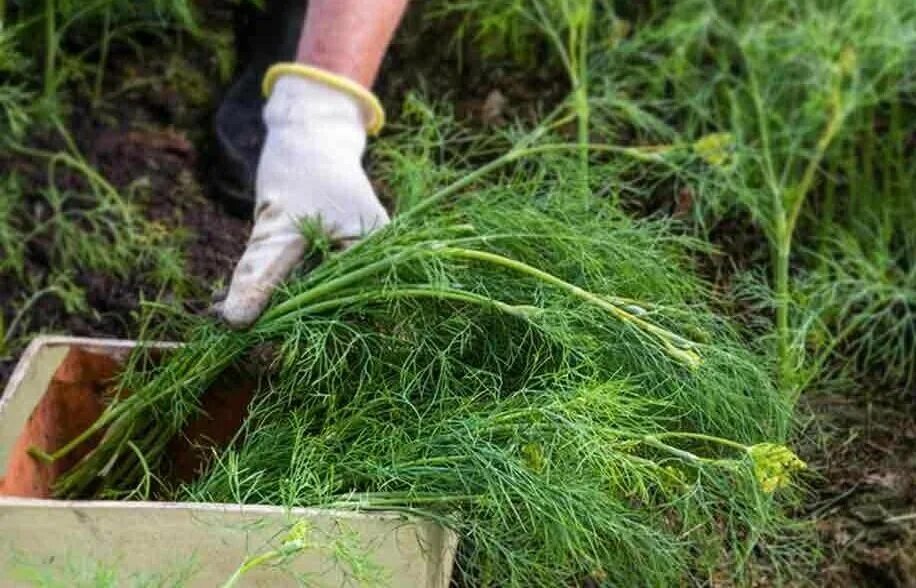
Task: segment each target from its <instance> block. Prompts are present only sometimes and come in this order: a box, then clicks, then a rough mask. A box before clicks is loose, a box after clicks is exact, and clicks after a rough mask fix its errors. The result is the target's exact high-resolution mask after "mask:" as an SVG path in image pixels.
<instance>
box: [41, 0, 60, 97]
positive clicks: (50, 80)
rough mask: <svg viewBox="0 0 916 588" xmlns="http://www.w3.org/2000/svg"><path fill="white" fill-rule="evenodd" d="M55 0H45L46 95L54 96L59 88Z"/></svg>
mask: <svg viewBox="0 0 916 588" xmlns="http://www.w3.org/2000/svg"><path fill="white" fill-rule="evenodd" d="M54 4H55V3H54V0H45V14H44V21H45V71H44V97H45V98H46V99H52V98H54V94H55V93H56V89H57V79H56V76H57V72H56V68H57V66H56V61H57V44H58V39H57V14H56V6H55V5H54Z"/></svg>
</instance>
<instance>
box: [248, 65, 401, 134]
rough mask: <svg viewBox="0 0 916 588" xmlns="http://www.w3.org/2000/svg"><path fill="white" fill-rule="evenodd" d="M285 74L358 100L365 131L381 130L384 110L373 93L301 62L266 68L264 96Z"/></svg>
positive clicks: (371, 132)
mask: <svg viewBox="0 0 916 588" xmlns="http://www.w3.org/2000/svg"><path fill="white" fill-rule="evenodd" d="M286 74H293V75H297V76H300V77H303V78H306V79H309V80H315V81H316V82H321V83H322V84H324V85H326V86H330V87H332V88H335V89H337V90H340V91H341V92H345V93H347V94H349V95H350V96H352V97H354V98H356V99H357V100H359V102H360V103H361V104H362V105H363V110H364V112H365V114H366V132H367V133H368V134H370V135H377V134H378V133H379V131H381V130H382V127H383V126H385V111H384V110H383V109H382V103H381V102H379V99H378V98H376V96H375V94H373V93H372V92H370V91H369V90H367V89H366V88H364V87H362V86H361V85H359V84H357V83H356V82H354V81H353V80H350V79H348V78H345V77H343V76H339V75H337V74H333V73H331V72H329V71H325V70H323V69H319V68H317V67H312V66H310V65H302V64H301V63H276V64H274V65H272V66H271V67H270V69H268V70H267V73H266V74H264V81H263V83H262V89H263V92H264V96H270V92H271V90H273V87H274V83H275V82H276V81H277V78H278V77H280V76H283V75H286Z"/></svg>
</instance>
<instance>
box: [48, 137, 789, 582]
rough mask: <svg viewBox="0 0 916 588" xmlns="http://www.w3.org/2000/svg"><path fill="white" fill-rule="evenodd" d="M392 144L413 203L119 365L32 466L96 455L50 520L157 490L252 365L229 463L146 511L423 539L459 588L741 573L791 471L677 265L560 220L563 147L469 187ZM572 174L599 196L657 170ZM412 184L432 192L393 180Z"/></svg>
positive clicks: (724, 337) (570, 201) (664, 244)
mask: <svg viewBox="0 0 916 588" xmlns="http://www.w3.org/2000/svg"><path fill="white" fill-rule="evenodd" d="M535 136H536V137H539V138H540V139H544V138H545V137H543V136H540V135H538V134H537V133H535ZM408 137H416V139H417V143H414V144H410V139H409V138H408ZM546 138H549V135H548V136H546ZM397 139H398V140H400V141H402V142H404V143H403V144H405V149H403V150H401V151H400V154H401V157H400V158H399V159H397V160H395V161H389V162H385V163H384V164H383V165H380V166H379V169H380V170H384V172H385V173H386V174H388V175H389V177H400V178H404V177H412V178H414V179H415V180H416V181H419V182H422V185H423V186H425V189H428V190H429V193H432V196H428V197H426V198H425V199H421V200H419V202H417V203H415V204H414V205H413V206H411V207H410V208H409V209H408V210H406V211H405V212H403V213H402V214H400V215H399V216H397V217H396V218H395V220H394V221H393V222H392V224H391V225H389V226H388V227H386V228H385V229H383V230H381V231H379V232H377V233H374V234H373V235H372V236H370V237H368V238H367V239H365V240H363V241H362V242H360V243H359V244H357V245H356V246H354V247H353V248H351V249H349V250H347V251H346V252H343V253H336V254H328V255H327V257H326V259H325V261H324V262H323V263H322V264H321V265H319V266H318V267H317V268H315V269H314V270H313V271H311V272H309V273H308V274H305V275H300V276H297V277H294V279H292V280H290V281H289V282H288V283H287V284H286V285H285V286H284V287H283V288H282V289H281V290H280V291H279V292H278V293H277V295H276V297H275V299H274V302H273V304H272V306H271V307H270V308H269V309H268V310H267V311H266V312H265V314H264V315H263V317H262V318H261V320H260V321H259V322H258V323H257V324H256V325H255V326H254V327H253V328H252V329H251V330H249V331H244V332H233V331H227V330H225V329H224V328H221V327H219V326H218V325H215V324H213V323H211V322H209V321H207V320H205V319H201V322H200V323H199V324H198V325H197V326H196V327H195V328H194V329H193V336H192V337H191V339H190V341H189V343H188V344H187V345H186V346H185V347H183V348H182V349H180V350H178V351H176V352H175V353H174V355H173V356H171V357H170V358H169V359H168V360H167V361H165V362H164V363H163V364H161V365H158V366H150V365H148V364H147V363H146V362H145V360H144V359H143V355H142V354H137V356H136V357H135V358H134V360H133V363H132V364H131V365H129V366H128V369H127V372H126V373H125V375H124V377H123V379H122V382H121V386H122V388H123V389H126V390H130V391H132V392H133V393H132V394H131V395H129V396H126V397H122V398H118V399H115V400H114V401H113V402H112V404H111V405H110V406H109V408H108V409H107V410H106V412H105V414H103V416H102V417H101V419H100V420H99V421H98V423H97V424H96V425H95V426H93V427H92V428H91V429H89V430H88V431H87V432H86V433H85V434H84V435H83V436H81V437H80V438H78V439H75V440H73V442H72V443H71V444H70V445H68V446H67V447H64V448H62V449H61V450H60V451H58V452H56V453H55V454H53V455H44V454H42V453H40V452H38V451H33V455H35V456H36V457H39V458H41V459H45V460H53V459H56V458H58V457H59V456H60V455H63V454H65V453H66V452H67V451H69V450H70V449H71V448H72V447H75V446H77V445H78V444H79V443H80V442H81V441H82V440H83V439H85V438H87V437H88V436H90V435H92V434H94V433H95V432H98V431H103V430H104V433H103V438H102V441H101V443H100V444H99V445H98V446H97V447H96V449H94V450H93V451H92V452H91V453H90V454H89V455H88V456H87V457H86V459H84V460H83V461H82V462H81V463H80V464H79V465H78V466H77V467H76V468H74V469H73V470H72V471H71V472H70V473H69V474H68V475H67V476H66V477H65V478H63V479H62V480H61V482H60V484H59V485H58V486H57V488H56V491H57V492H58V494H59V495H61V496H82V497H85V496H93V495H94V496H103V497H124V496H127V495H129V494H130V493H131V492H134V491H135V490H136V489H137V488H142V487H144V486H147V485H148V484H149V481H150V480H149V478H150V476H152V475H155V476H157V477H161V475H162V473H163V472H166V473H167V471H168V457H167V456H166V455H164V449H165V447H166V445H167V443H168V442H169V441H170V440H171V439H172V438H173V437H174V436H175V435H180V434H181V429H182V427H183V425H184V424H185V423H186V422H187V420H188V419H189V418H190V417H191V416H192V415H193V414H194V413H195V412H196V411H197V410H199V408H198V407H199V403H200V396H201V394H203V393H204V391H205V390H206V389H207V387H208V386H209V385H210V384H211V383H212V382H213V380H214V378H215V377H216V376H217V375H218V374H219V373H221V372H222V371H223V370H225V369H226V368H228V367H229V366H231V365H239V364H243V363H244V361H245V359H244V358H245V357H246V355H247V354H249V353H250V352H251V350H252V349H255V348H257V349H260V350H261V356H262V357H263V355H264V353H263V352H264V350H265V349H267V350H270V352H269V353H268V354H267V356H268V358H269V359H268V360H267V361H266V365H263V366H262V381H261V386H260V388H259V391H258V393H257V394H256V396H255V398H254V399H253V401H252V404H251V406H250V407H249V414H248V415H247V417H246V419H245V423H244V424H243V426H242V428H241V430H240V431H239V432H238V433H237V435H236V437H235V438H234V440H233V441H232V442H231V443H230V445H229V446H228V447H226V448H215V449H214V455H213V457H212V459H211V460H210V461H209V463H208V465H207V466H206V468H205V469H204V470H203V471H202V472H201V473H200V475H199V477H198V478H197V479H196V480H194V481H192V482H190V483H186V484H183V485H179V486H171V485H168V484H166V485H164V486H162V487H160V488H158V489H157V492H158V493H159V494H162V495H164V496H168V497H170V498H178V499H184V500H205V501H226V502H236V503H261V504H280V505H286V506H306V505H307V506H318V507H333V508H348V509H358V510H374V509H383V510H400V511H403V512H405V513H409V514H413V515H416V516H423V517H430V518H432V519H434V520H437V521H439V522H441V523H442V524H445V525H447V526H449V527H451V528H454V529H455V530H456V531H458V532H459V533H460V535H461V537H462V541H463V548H462V554H461V557H460V561H459V568H458V573H459V574H460V575H461V576H462V577H463V578H464V579H465V580H468V581H471V582H475V583H476V584H478V585H505V586H556V585H561V584H564V583H568V582H576V581H579V580H582V579H584V578H585V577H589V576H591V577H592V578H595V579H598V580H599V581H606V582H608V583H610V584H638V585H645V584H649V585H660V584H666V583H672V582H676V581H677V580H678V579H680V578H683V577H686V576H693V577H694V578H696V579H697V581H701V578H703V577H705V575H706V574H708V573H712V570H713V569H714V568H716V567H717V566H719V565H721V564H722V553H723V550H727V551H728V553H730V554H731V556H732V557H734V559H735V561H733V562H732V563H733V565H734V567H735V569H736V570H740V569H741V564H742V563H743V561H744V560H745V558H746V557H747V556H748V554H749V553H750V549H751V548H752V546H753V545H754V544H755V543H756V542H757V541H759V540H760V539H761V538H762V537H768V536H771V535H772V534H773V533H775V532H777V530H778V529H779V528H780V518H779V514H778V510H777V509H776V508H775V505H776V502H775V500H774V498H773V497H772V495H771V492H772V491H774V490H775V489H777V488H779V487H782V486H784V485H786V484H787V483H788V478H787V476H788V475H789V474H790V473H791V471H792V470H794V469H796V468H798V467H801V464H800V462H798V460H797V458H795V457H794V456H793V455H792V454H791V452H789V451H788V450H786V449H784V448H782V447H781V446H779V445H778V443H780V442H781V441H782V439H784V437H785V434H786V427H787V417H788V414H787V409H786V406H785V405H784V403H783V400H782V398H781V396H780V395H779V394H777V393H776V391H775V389H774V388H773V386H772V384H771V382H770V381H769V379H768V377H767V375H766V372H765V371H764V370H762V369H761V368H760V366H759V361H758V359H757V358H755V357H754V356H753V355H751V354H750V353H748V352H747V351H746V350H745V349H744V347H743V346H742V344H741V341H740V338H739V337H738V336H737V335H736V333H735V332H734V331H733V329H732V328H731V327H730V326H729V324H728V323H727V322H726V321H724V320H723V319H721V318H720V317H718V316H716V315H715V314H714V313H713V312H711V311H710V309H709V307H708V302H709V296H710V295H709V292H708V289H707V287H706V285H705V284H703V283H702V281H701V280H699V279H697V277H696V276H695V275H694V274H693V272H692V271H691V269H690V263H689V259H688V257H689V252H690V251H691V250H693V249H694V248H696V247H701V246H702V245H701V244H699V243H698V242H696V241H694V240H693V239H690V238H687V237H683V236H679V235H678V234H677V233H676V232H674V231H672V230H671V228H670V227H668V226H666V224H665V223H664V222H661V221H633V220H630V219H628V218H627V217H625V216H624V215H622V214H621V213H620V212H619V211H618V210H617V209H616V208H615V207H614V206H613V205H612V204H611V203H610V202H608V201H607V200H605V199H599V198H594V199H591V200H589V201H584V200H583V199H582V198H581V197H580V195H576V197H570V194H569V183H568V178H570V177H577V175H578V174H579V173H581V160H580V158H579V156H578V154H579V151H580V148H581V146H580V145H579V144H578V143H571V144H565V143H545V142H543V141H529V142H528V143H524V142H521V141H520V142H519V143H518V144H517V145H516V146H515V147H513V148H512V149H510V151H509V152H508V154H506V155H504V156H502V157H499V158H496V159H493V160H491V161H490V163H487V164H485V165H483V166H481V167H478V168H476V169H471V170H468V169H467V168H466V167H465V165H466V164H464V163H462V161H465V159H464V158H457V159H445V160H443V159H441V158H439V157H430V155H429V145H428V144H427V145H424V144H422V143H423V142H424V141H428V140H429V135H427V134H425V133H418V134H416V135H413V134H406V135H404V136H399V137H397ZM418 143H419V144H418ZM485 143H486V142H485ZM591 148H592V149H593V150H594V151H595V152H596V155H595V158H594V161H593V162H592V165H594V166H595V167H596V168H602V172H603V173H611V171H612V169H613V168H614V167H615V166H617V165H621V161H625V160H629V159H632V158H645V157H650V159H653V160H657V159H663V158H665V157H672V158H676V157H679V154H678V151H677V150H676V149H672V150H670V151H668V152H666V153H665V154H663V155H659V154H658V153H654V152H650V153H647V152H644V151H640V150H634V149H631V148H620V147H614V146H609V145H606V146H600V145H593V146H591ZM437 151H438V152H440V153H445V152H447V150H444V149H440V150H437ZM417 158H419V159H423V158H426V159H427V161H429V160H430V159H431V160H432V161H433V163H432V165H435V166H437V167H438V168H439V169H438V170H436V172H435V173H430V174H428V175H426V176H424V177H422V178H418V177H417V176H416V173H415V170H416V161H417ZM604 168H606V169H604ZM443 182H445V183H444V184H443ZM464 191H469V192H471V193H470V194H466V193H463V192H464ZM313 229H314V227H312V228H309V227H306V229H305V230H308V231H310V232H309V236H310V237H315V236H316V234H315V233H314V232H313ZM313 242H314V243H315V246H316V248H318V249H319V250H324V247H325V244H323V243H322V241H321V240H320V239H314V240H313ZM185 320H190V319H185ZM770 443H776V444H777V445H771V444H770ZM147 487H148V486H147ZM737 573H740V571H739V572H737Z"/></svg>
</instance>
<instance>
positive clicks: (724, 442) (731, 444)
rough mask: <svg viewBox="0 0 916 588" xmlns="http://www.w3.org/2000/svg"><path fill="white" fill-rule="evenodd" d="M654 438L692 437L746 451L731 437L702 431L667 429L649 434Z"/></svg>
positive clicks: (744, 447)
mask: <svg viewBox="0 0 916 588" xmlns="http://www.w3.org/2000/svg"><path fill="white" fill-rule="evenodd" d="M651 437H653V438H655V439H694V440H696V441H708V442H709V443H716V444H717V445H724V446H726V447H732V448H734V449H738V450H741V451H747V446H745V445H743V444H742V443H738V442H737V441H732V440H731V439H725V438H723V437H715V436H713V435H705V434H703V433H690V432H686V431H669V432H666V433H656V434H654V435H651Z"/></svg>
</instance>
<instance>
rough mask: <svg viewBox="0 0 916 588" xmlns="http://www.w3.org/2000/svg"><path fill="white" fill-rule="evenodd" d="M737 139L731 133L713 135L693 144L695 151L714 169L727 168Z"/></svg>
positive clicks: (703, 137) (701, 138)
mask: <svg viewBox="0 0 916 588" xmlns="http://www.w3.org/2000/svg"><path fill="white" fill-rule="evenodd" d="M734 145H735V138H734V137H732V134H731V133H711V134H709V135H704V136H702V137H700V138H699V139H697V140H696V141H695V142H694V143H693V151H694V153H696V154H697V155H699V156H700V159H702V160H703V161H705V162H706V163H708V164H709V165H711V166H713V167H725V166H726V165H728V162H729V159H731V153H732V150H733V149H734Z"/></svg>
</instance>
